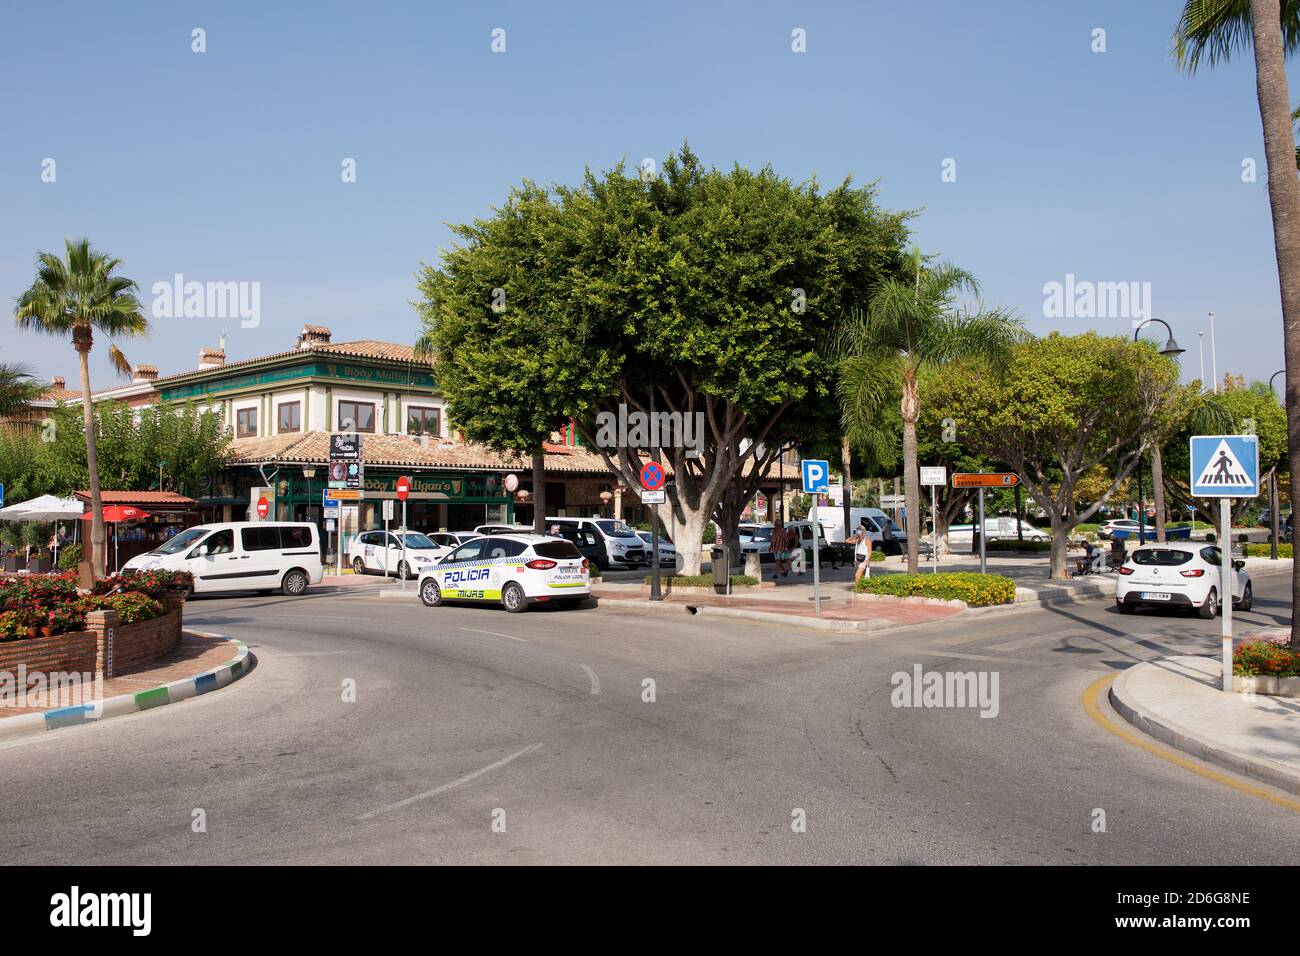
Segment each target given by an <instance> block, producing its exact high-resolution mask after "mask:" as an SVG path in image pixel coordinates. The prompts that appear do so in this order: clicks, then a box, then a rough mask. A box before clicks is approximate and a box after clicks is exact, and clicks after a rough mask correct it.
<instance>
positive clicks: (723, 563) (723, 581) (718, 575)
mask: <svg viewBox="0 0 1300 956" xmlns="http://www.w3.org/2000/svg"><path fill="white" fill-rule="evenodd" d="M709 560H710V561H712V562H713V590H714V591H715V592H717V593H718V594H726V593H727V585H728V584H729V583H730V581H731V566H730V565H729V564H728V563H727V549H726V548H724V547H721V546H719V547H716V548H714V549H713V550H712V551H710V552H709Z"/></svg>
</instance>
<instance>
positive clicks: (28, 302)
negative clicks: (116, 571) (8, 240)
mask: <svg viewBox="0 0 1300 956" xmlns="http://www.w3.org/2000/svg"><path fill="white" fill-rule="evenodd" d="M65 245H66V247H67V257H66V259H60V258H59V257H58V256H57V255H55V254H54V253H50V252H42V253H40V254H39V255H38V256H37V257H36V281H35V282H33V283H32V286H31V288H30V289H28V290H27V291H26V292H24V293H23V294H22V295H21V296H19V297H18V306H17V308H16V309H15V310H14V320H15V321H16V322H17V323H18V327H19V328H20V329H24V330H26V331H31V332H40V333H43V334H45V335H56V336H59V337H60V338H62V337H65V336H71V337H72V346H73V348H75V349H76V350H77V361H78V362H79V364H80V366H81V410H82V415H83V417H84V420H85V426H86V470H87V471H88V472H89V476H90V509H91V524H90V543H91V549H90V566H91V569H92V570H93V572H94V574H95V577H101V576H102V575H103V573H104V559H103V554H104V502H103V500H102V498H101V496H100V491H99V456H98V454H97V453H96V450H95V410H94V403H93V401H92V400H91V394H90V350H91V347H92V346H93V345H94V342H95V332H96V331H98V332H101V333H102V334H103V335H105V336H106V337H107V338H108V342H109V347H108V358H109V361H110V362H112V363H113V367H114V368H115V369H117V371H118V372H120V373H122V374H123V375H130V374H131V364H130V363H129V362H128V361H127V360H126V356H125V355H123V354H122V350H121V349H119V348H118V347H117V344H116V343H115V342H114V341H113V336H115V335H117V336H123V335H129V336H139V335H147V334H148V332H149V322H148V320H147V319H146V318H145V317H144V313H143V312H142V311H141V308H140V302H139V300H138V299H137V298H136V297H135V292H136V284H135V282H133V281H132V280H131V279H128V278H126V277H124V276H120V275H114V272H115V271H116V270H117V267H118V266H119V265H120V264H121V260H120V259H112V258H110V257H108V256H106V255H105V254H104V253H102V252H97V251H95V250H94V249H92V248H91V247H90V241H89V240H88V239H77V240H75V241H74V240H72V239H68V240H65Z"/></svg>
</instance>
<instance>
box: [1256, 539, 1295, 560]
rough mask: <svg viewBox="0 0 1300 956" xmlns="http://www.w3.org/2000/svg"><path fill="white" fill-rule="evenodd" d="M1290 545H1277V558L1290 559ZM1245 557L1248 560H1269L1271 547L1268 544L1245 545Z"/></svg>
mask: <svg viewBox="0 0 1300 956" xmlns="http://www.w3.org/2000/svg"><path fill="white" fill-rule="evenodd" d="M1292 547H1293V546H1292V545H1291V544H1289V543H1287V544H1283V543H1281V542H1279V543H1278V546H1277V556H1278V557H1279V558H1292V557H1295V555H1294V554H1293V553H1292ZM1246 557H1248V558H1271V557H1273V546H1272V545H1270V544H1248V545H1246Z"/></svg>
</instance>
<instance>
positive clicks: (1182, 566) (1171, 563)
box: [1115, 542, 1254, 619]
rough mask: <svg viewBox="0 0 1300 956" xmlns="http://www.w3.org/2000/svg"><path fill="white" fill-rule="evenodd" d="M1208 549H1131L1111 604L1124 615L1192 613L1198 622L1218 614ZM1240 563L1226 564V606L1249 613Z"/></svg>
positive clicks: (1214, 556)
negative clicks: (1158, 610) (1166, 610)
mask: <svg viewBox="0 0 1300 956" xmlns="http://www.w3.org/2000/svg"><path fill="white" fill-rule="evenodd" d="M1220 560H1221V557H1220V552H1219V549H1218V548H1217V547H1215V546H1214V545H1212V544H1211V545H1206V544H1201V543H1199V542H1190V543H1188V544H1180V543H1176V542H1171V543H1169V544H1161V545H1147V546H1145V547H1141V548H1137V549H1136V550H1135V551H1133V552H1132V553H1131V554H1130V555H1129V556H1128V560H1127V561H1125V562H1124V566H1123V567H1121V568H1120V569H1119V578H1118V579H1117V580H1116V582H1115V604H1116V605H1117V606H1118V607H1119V610H1120V611H1121V612H1122V613H1124V614H1132V613H1133V611H1134V610H1135V609H1136V608H1139V607H1178V608H1195V609H1196V612H1197V613H1198V614H1199V615H1200V616H1201V617H1203V618H1207V619H1208V618H1212V617H1214V616H1215V615H1216V614H1218V613H1219V605H1220V602H1221V601H1222V598H1221V596H1220V593H1219V588H1220V576H1221V573H1222V572H1221V568H1222V565H1221V564H1220V563H1219V562H1220ZM1244 567H1245V562H1243V561H1233V562H1232V569H1233V574H1232V606H1233V607H1234V608H1237V609H1239V610H1242V611H1249V610H1250V608H1251V605H1252V604H1253V603H1254V595H1253V594H1252V592H1251V587H1250V575H1249V574H1247V573H1246V572H1245V571H1244V570H1243V568H1244Z"/></svg>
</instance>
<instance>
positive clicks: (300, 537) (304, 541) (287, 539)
mask: <svg viewBox="0 0 1300 956" xmlns="http://www.w3.org/2000/svg"><path fill="white" fill-rule="evenodd" d="M280 542H281V544H282V545H283V546H284V550H286V551H307V550H309V549H310V548H311V547H312V543H311V528H304V527H300V526H294V527H284V528H281V529H280Z"/></svg>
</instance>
